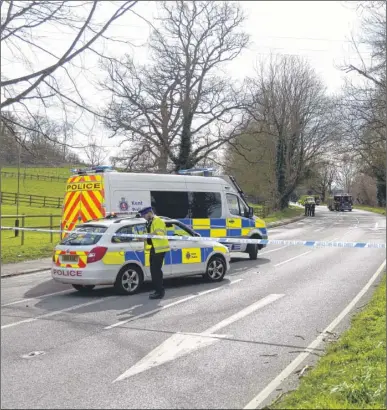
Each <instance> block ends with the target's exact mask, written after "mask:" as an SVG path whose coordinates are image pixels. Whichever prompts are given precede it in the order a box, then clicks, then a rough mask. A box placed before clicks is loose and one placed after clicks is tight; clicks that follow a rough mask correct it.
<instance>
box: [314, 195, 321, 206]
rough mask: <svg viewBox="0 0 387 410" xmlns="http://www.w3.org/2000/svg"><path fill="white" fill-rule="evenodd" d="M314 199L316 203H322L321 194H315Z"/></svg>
mask: <svg viewBox="0 0 387 410" xmlns="http://www.w3.org/2000/svg"><path fill="white" fill-rule="evenodd" d="M314 200H315V202H316V205H320V204H321V199H320V195H315V196H314Z"/></svg>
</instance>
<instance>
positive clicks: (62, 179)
mask: <svg viewBox="0 0 387 410" xmlns="http://www.w3.org/2000/svg"><path fill="white" fill-rule="evenodd" d="M1 176H2V177H4V178H17V177H18V173H17V172H8V171H1ZM20 179H36V180H39V181H50V182H54V181H59V182H66V181H67V179H68V178H65V177H60V176H57V175H40V174H25V173H20Z"/></svg>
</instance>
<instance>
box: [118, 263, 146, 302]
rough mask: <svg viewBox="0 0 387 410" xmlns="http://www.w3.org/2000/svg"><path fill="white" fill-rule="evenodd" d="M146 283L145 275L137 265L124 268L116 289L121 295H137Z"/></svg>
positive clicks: (119, 275)
mask: <svg viewBox="0 0 387 410" xmlns="http://www.w3.org/2000/svg"><path fill="white" fill-rule="evenodd" d="M143 282H144V274H143V273H142V270H141V269H140V268H139V267H138V266H136V265H128V266H124V267H123V268H122V269H121V270H120V271H119V272H118V275H117V278H116V282H115V284H114V288H115V290H116V291H117V293H119V294H121V295H133V294H134V293H137V292H138V290H139V289H140V288H141V286H142V284H143Z"/></svg>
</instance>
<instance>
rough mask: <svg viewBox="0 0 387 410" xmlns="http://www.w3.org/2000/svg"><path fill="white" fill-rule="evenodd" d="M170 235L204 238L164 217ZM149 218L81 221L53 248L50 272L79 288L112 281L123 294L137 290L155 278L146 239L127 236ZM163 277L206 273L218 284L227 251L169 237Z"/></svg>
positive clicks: (219, 246) (143, 229)
mask: <svg viewBox="0 0 387 410" xmlns="http://www.w3.org/2000/svg"><path fill="white" fill-rule="evenodd" d="M163 220H164V221H165V223H166V226H167V235H168V236H188V237H200V235H199V234H198V233H196V232H195V231H193V230H192V229H190V228H189V227H187V226H186V225H184V224H183V223H182V222H180V221H177V220H174V219H169V218H163ZM145 233H146V221H145V219H143V218H136V217H126V218H125V217H123V218H121V217H114V218H104V219H99V220H94V221H90V222H87V223H84V224H82V225H79V226H78V227H77V229H76V231H74V232H72V233H70V234H69V235H68V236H66V237H65V238H64V239H62V241H61V242H60V243H59V245H57V246H56V247H55V250H54V254H53V261H52V269H51V275H52V277H53V279H54V280H55V281H57V282H60V283H65V284H71V285H72V286H73V287H74V288H75V289H77V290H78V291H80V292H88V291H90V290H91V289H93V288H94V287H95V286H96V285H113V286H114V287H115V289H116V291H117V292H118V293H120V294H127V295H130V294H133V293H136V292H138V291H139V289H140V288H141V286H142V284H143V283H144V281H150V280H151V274H150V266H149V253H148V252H145V251H144V239H142V238H130V237H125V234H145ZM169 244H170V248H171V250H170V252H168V253H166V255H165V260H164V266H163V273H164V278H165V279H168V278H172V277H179V276H192V275H200V274H201V275H203V277H204V278H205V279H207V280H208V281H211V282H219V281H221V280H222V279H223V278H224V275H225V274H226V272H227V271H228V270H229V268H230V253H229V249H228V248H227V247H226V246H224V245H222V244H220V243H219V242H216V241H200V240H199V241H190V240H189V239H187V240H170V241H169Z"/></svg>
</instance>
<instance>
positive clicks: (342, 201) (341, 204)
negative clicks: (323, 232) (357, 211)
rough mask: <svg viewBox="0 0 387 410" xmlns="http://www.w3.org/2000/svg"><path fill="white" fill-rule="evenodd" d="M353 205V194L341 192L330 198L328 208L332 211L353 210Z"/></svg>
mask: <svg viewBox="0 0 387 410" xmlns="http://www.w3.org/2000/svg"><path fill="white" fill-rule="evenodd" d="M352 205H353V201H352V195H349V194H339V195H334V196H331V197H329V198H328V209H329V210H330V211H338V212H344V211H350V212H352Z"/></svg>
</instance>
